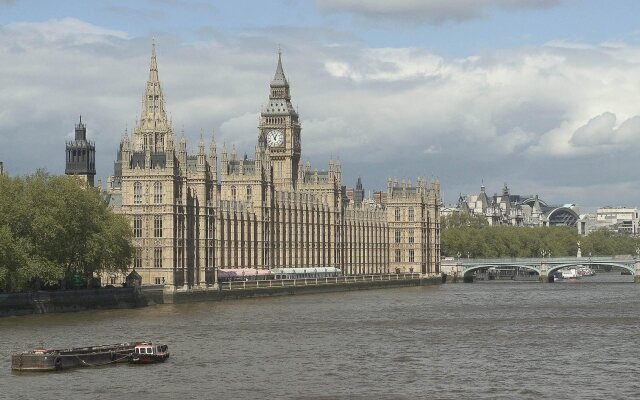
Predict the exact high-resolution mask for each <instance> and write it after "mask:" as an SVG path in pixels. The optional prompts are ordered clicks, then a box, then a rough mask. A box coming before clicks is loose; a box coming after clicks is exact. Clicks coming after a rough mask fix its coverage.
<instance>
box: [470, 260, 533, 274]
mask: <svg viewBox="0 0 640 400" xmlns="http://www.w3.org/2000/svg"><path fill="white" fill-rule="evenodd" d="M491 267H495V268H500V267H510V268H516V267H520V268H526V269H528V270H530V271H535V272H537V273H538V275H539V274H540V268H538V267H537V266H536V265H528V264H517V263H514V264H513V265H506V264H493V263H487V264H477V265H473V266H469V267H467V268H465V269H464V274H463V275H464V276H467V277H468V276H470V275H471V274H472V273H473V272H475V271H477V270H479V269H483V268H491Z"/></svg>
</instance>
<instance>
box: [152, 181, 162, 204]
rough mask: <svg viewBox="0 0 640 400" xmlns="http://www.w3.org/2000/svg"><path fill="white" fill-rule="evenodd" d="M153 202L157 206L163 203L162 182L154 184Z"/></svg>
mask: <svg viewBox="0 0 640 400" xmlns="http://www.w3.org/2000/svg"><path fill="white" fill-rule="evenodd" d="M153 202H154V203H156V204H160V203H162V182H156V183H154V184H153Z"/></svg>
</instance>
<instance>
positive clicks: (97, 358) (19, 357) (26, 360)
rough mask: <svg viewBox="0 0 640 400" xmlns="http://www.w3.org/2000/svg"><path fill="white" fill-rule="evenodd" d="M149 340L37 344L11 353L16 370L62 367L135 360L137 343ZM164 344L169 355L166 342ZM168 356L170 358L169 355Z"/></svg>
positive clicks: (43, 369)
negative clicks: (53, 345)
mask: <svg viewBox="0 0 640 400" xmlns="http://www.w3.org/2000/svg"><path fill="white" fill-rule="evenodd" d="M147 343H149V342H127V343H117V344H110V345H102V346H89V347H76V348H70V349H52V348H37V349H34V350H31V351H25V352H23V353H19V354H14V355H12V356H11V369H12V370H14V371H59V370H64V369H69V368H82V367H101V366H106V365H115V364H120V363H130V362H133V355H134V352H135V349H136V347H137V346H139V345H141V344H147ZM157 346H163V348H164V349H165V351H166V353H167V355H168V350H167V346H166V345H157ZM165 359H166V358H165Z"/></svg>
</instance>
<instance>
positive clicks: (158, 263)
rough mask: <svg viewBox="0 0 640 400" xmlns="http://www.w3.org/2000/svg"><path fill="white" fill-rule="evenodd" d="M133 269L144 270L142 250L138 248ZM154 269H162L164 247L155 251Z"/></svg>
mask: <svg viewBox="0 0 640 400" xmlns="http://www.w3.org/2000/svg"><path fill="white" fill-rule="evenodd" d="M133 267H134V268H137V269H141V268H142V249H140V248H136V254H135V258H134V259H133ZM153 267H154V268H162V247H156V248H154V249H153Z"/></svg>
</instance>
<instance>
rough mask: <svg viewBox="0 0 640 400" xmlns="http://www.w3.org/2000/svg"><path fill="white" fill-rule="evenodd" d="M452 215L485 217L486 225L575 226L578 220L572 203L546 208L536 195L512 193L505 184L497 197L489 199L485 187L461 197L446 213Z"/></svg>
mask: <svg viewBox="0 0 640 400" xmlns="http://www.w3.org/2000/svg"><path fill="white" fill-rule="evenodd" d="M452 212H464V213H467V214H469V215H482V216H485V217H486V218H487V221H488V222H489V225H513V226H576V224H577V221H578V209H577V207H576V206H575V204H565V205H557V206H554V205H548V204H547V203H546V202H544V201H543V200H541V199H540V198H538V195H535V196H533V195H527V196H523V195H516V194H511V193H510V191H509V187H508V186H507V185H506V184H505V185H504V187H503V189H502V194H500V195H498V194H497V193H496V194H494V195H493V196H488V195H487V193H486V190H485V187H484V185H482V186H481V187H480V193H479V194H477V195H466V196H463V195H460V197H459V199H458V203H457V205H456V207H455V208H450V209H448V210H446V213H447V214H449V213H452Z"/></svg>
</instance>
